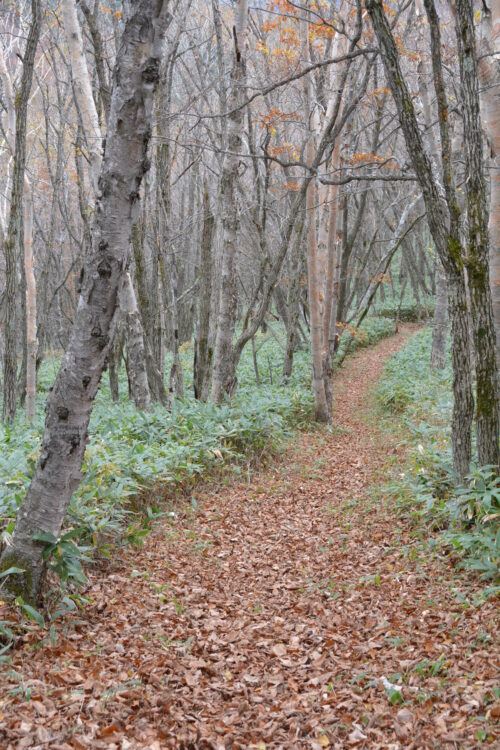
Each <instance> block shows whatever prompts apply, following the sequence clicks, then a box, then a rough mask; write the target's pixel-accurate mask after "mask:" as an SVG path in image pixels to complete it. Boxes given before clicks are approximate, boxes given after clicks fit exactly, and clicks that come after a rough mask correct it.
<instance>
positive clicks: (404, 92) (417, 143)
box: [366, 0, 474, 476]
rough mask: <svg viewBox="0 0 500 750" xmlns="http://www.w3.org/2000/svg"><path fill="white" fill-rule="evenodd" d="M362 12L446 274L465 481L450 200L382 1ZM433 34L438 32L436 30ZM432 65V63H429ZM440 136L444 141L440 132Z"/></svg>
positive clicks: (462, 332)
mask: <svg viewBox="0 0 500 750" xmlns="http://www.w3.org/2000/svg"><path fill="white" fill-rule="evenodd" d="M366 8H367V10H368V13H369V15H370V18H371V21H372V24H373V28H374V30H375V34H376V36H377V39H378V42H379V45H380V53H381V56H382V60H383V63H384V68H385V72H386V76H387V81H388V83H389V87H390V89H391V93H392V96H393V99H394V103H395V105H396V109H397V112H398V118H399V122H400V125H401V128H402V130H403V134H404V137H405V141H406V148H407V150H408V153H409V155H410V158H411V161H412V163H413V168H414V170H415V173H416V175H417V179H418V182H419V185H420V189H421V191H422V197H423V199H424V203H425V208H426V212H427V222H428V224H429V229H430V232H431V234H432V237H433V239H434V243H435V246H436V250H437V252H438V254H439V257H440V259H441V262H442V264H443V266H444V268H445V271H446V275H447V281H448V302H449V314H450V318H451V321H452V361H453V374H454V390H453V394H454V406H453V416H452V451H453V465H454V468H455V470H456V471H457V473H458V474H459V475H460V476H465V474H467V472H468V471H469V464H470V457H471V425H472V419H473V408H474V400H473V395H472V373H471V363H470V354H469V352H470V347H469V334H468V327H467V325H468V321H467V299H466V292H465V279H464V269H463V260H462V257H461V246H460V239H459V236H458V231H457V230H458V227H457V226H456V222H455V221H454V216H453V208H452V200H451V199H450V198H449V199H448V205H446V203H445V202H444V200H443V199H442V197H441V196H440V194H439V190H438V187H437V185H436V181H435V179H434V175H433V172H432V166H431V162H430V160H429V157H428V155H427V152H426V150H425V148H424V144H423V141H422V136H421V133H420V130H419V127H418V122H417V118H416V115H415V111H414V106H413V101H412V98H411V96H410V93H409V91H408V87H407V84H406V81H405V79H404V76H403V73H402V70H401V65H400V60H399V54H398V51H397V47H396V43H395V41H394V37H393V35H392V32H391V29H390V27H389V24H388V22H387V18H386V16H385V13H384V10H383V8H382V1H381V0H367V3H366ZM426 8H427V5H426ZM434 30H435V31H437V32H439V26H437V28H435V29H434ZM435 51H436V50H435ZM438 51H439V50H438ZM434 62H435V61H434V60H433V64H434ZM434 72H435V82H436V85H437V83H439V81H438V75H436V67H435V68H434ZM437 93H438V98H439V96H440V94H441V95H442V96H443V97H444V91H443V92H441V91H439V90H438V91H437ZM444 110H445V107H444V106H441V108H440V123H441V115H442V114H443V112H444ZM441 124H442V123H441ZM441 134H442V135H441V140H442V142H443V140H444V139H443V130H442V131H441ZM444 156H445V154H444V153H443V172H444V173H446V172H447V171H449V170H451V164H450V163H449V161H445V159H444ZM447 184H448V183H447V182H446V180H445V188H446V189H448V188H447ZM447 209H448V210H447ZM450 210H451V215H450Z"/></svg>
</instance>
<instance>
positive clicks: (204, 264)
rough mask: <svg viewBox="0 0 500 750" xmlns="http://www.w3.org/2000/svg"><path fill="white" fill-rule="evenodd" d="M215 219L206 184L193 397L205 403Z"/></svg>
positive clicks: (208, 362)
mask: <svg viewBox="0 0 500 750" xmlns="http://www.w3.org/2000/svg"><path fill="white" fill-rule="evenodd" d="M214 229H215V219H214V215H213V213H212V211H211V209H210V201H209V198H208V186H207V184H206V183H205V188H204V193H203V231H202V236H201V261H200V270H199V274H198V279H199V285H200V286H199V299H200V302H199V306H198V328H197V331H196V339H195V342H194V377H193V387H194V396H195V398H197V399H201V400H202V401H206V400H207V398H208V390H209V385H210V370H211V364H212V351H211V349H210V346H209V333H210V297H211V290H212V266H213V260H212V242H213V237H214Z"/></svg>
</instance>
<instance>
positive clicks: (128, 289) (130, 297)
mask: <svg viewBox="0 0 500 750" xmlns="http://www.w3.org/2000/svg"><path fill="white" fill-rule="evenodd" d="M62 17H63V23H64V30H65V33H66V41H67V44H68V50H69V55H70V62H71V75H72V79H73V91H74V94H75V100H76V103H77V106H78V114H79V117H80V120H81V127H82V130H83V135H84V137H85V140H86V142H87V151H88V159H89V162H90V178H91V182H92V186H93V191H94V192H95V193H97V190H98V179H99V174H100V170H101V163H102V134H101V128H100V126H99V116H98V114H97V109H96V106H95V102H94V97H93V94H92V87H91V83H90V76H89V71H88V67H87V60H86V58H85V50H84V47H83V38H82V33H81V29H80V24H79V22H78V14H77V9H76V1H75V0H63V3H62ZM91 202H92V203H93V201H91ZM121 296H122V299H123V302H124V304H125V305H126V306H127V309H126V310H125V311H124V314H125V318H126V326H125V333H126V337H127V361H128V362H129V365H130V367H131V368H132V370H131V379H130V384H131V388H132V394H133V398H134V401H135V403H136V404H141V406H138V408H141V409H147V408H149V405H150V395H149V386H148V383H147V381H146V389H147V391H148V392H147V394H146V393H145V392H144V381H143V378H142V375H143V373H142V369H143V367H144V365H143V363H144V333H143V330H142V323H141V319H140V316H139V315H136V314H135V313H136V311H137V301H136V299H135V290H134V287H133V285H132V283H130V284H129V283H128V281H127V283H126V284H125V287H124V291H123V293H122V295H121ZM129 334H130V337H129ZM137 368H139V370H138V369H137ZM136 388H138V389H139V391H138V392H136V391H135V389H136Z"/></svg>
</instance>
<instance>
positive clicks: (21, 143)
mask: <svg viewBox="0 0 500 750" xmlns="http://www.w3.org/2000/svg"><path fill="white" fill-rule="evenodd" d="M31 13H32V20H31V27H30V31H29V35H28V41H27V42H26V49H25V51H24V57H23V72H22V76H21V83H20V87H19V90H18V93H17V96H16V99H15V110H16V137H15V146H14V168H13V175H12V192H11V198H10V214H9V226H8V229H7V237H6V240H5V243H4V252H5V297H4V306H5V323H4V331H5V335H4V347H5V348H4V369H3V376H4V383H3V419H4V420H5V421H7V422H12V421H13V419H14V417H15V416H16V405H17V404H16V381H17V321H16V317H17V316H16V309H17V304H16V291H17V262H18V255H19V239H20V234H21V222H22V212H23V189H24V172H25V167H26V129H27V119H28V100H29V95H30V91H31V84H32V81H33V68H34V65H35V54H36V49H37V46H38V39H39V37H40V26H41V10H40V2H39V0H32V1H31Z"/></svg>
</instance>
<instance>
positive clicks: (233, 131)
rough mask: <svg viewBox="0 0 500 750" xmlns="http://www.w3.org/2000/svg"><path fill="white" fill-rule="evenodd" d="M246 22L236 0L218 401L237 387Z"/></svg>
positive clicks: (224, 183)
mask: <svg viewBox="0 0 500 750" xmlns="http://www.w3.org/2000/svg"><path fill="white" fill-rule="evenodd" d="M247 24H248V0H237V3H236V6H235V9H234V20H233V40H234V61H233V67H232V71H231V90H230V94H229V97H228V106H229V109H230V110H231V114H230V115H229V116H228V122H227V153H226V154H225V157H224V161H223V165H222V175H221V192H222V228H223V230H222V231H223V243H224V247H223V254H222V272H221V276H222V279H221V289H220V307H219V318H218V327H217V335H216V339H215V352H214V367H213V373H212V393H211V399H212V401H214V402H215V403H221V401H222V400H223V398H224V395H225V394H227V395H229V396H231V395H232V394H233V393H234V391H235V390H236V363H235V358H234V356H233V340H234V331H235V327H236V311H237V299H238V287H237V278H236V254H237V243H238V235H239V228H240V226H239V225H240V218H239V209H238V205H237V191H236V180H237V173H238V165H239V152H240V151H241V147H242V143H243V141H242V128H243V114H244V113H243V109H241V108H239V104H240V103H241V99H242V94H243V87H244V85H245V78H246V63H245V57H244V52H245V43H246V42H245V37H246V32H247Z"/></svg>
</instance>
